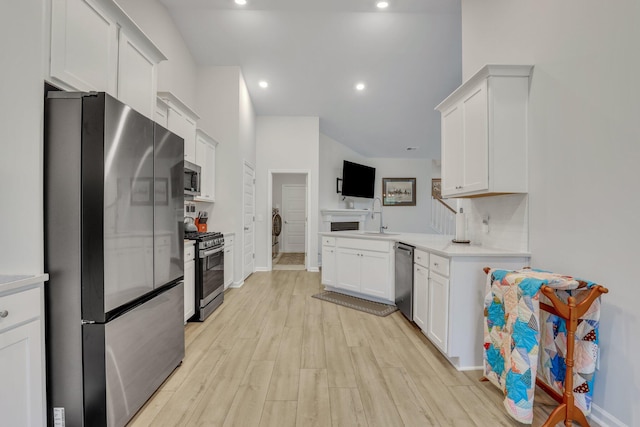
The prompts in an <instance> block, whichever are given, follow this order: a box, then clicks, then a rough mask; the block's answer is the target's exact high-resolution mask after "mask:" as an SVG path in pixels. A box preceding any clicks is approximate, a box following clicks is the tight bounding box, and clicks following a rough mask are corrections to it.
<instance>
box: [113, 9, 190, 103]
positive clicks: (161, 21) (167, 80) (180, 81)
mask: <svg viewBox="0 0 640 427" xmlns="http://www.w3.org/2000/svg"><path fill="white" fill-rule="evenodd" d="M117 3H118V4H119V5H120V6H121V7H122V9H124V11H125V12H127V14H128V15H129V16H130V17H131V19H133V20H134V21H135V23H136V24H138V26H139V27H140V28H141V29H142V31H144V32H145V33H146V34H147V36H149V38H150V39H151V40H152V41H153V42H154V43H155V44H156V46H158V48H159V49H160V50H161V51H162V53H164V55H165V56H166V57H167V60H166V61H162V62H161V63H160V65H159V66H158V91H166V92H171V93H173V94H174V95H175V96H177V97H178V98H180V99H181V100H182V101H183V102H184V103H185V104H187V105H188V106H189V107H191V108H194V107H195V100H196V87H197V86H196V72H197V67H196V63H195V60H194V59H193V56H192V55H191V52H190V51H189V48H188V47H187V45H186V43H185V42H184V39H183V38H182V34H180V32H179V31H178V27H176V25H175V23H174V22H173V19H172V18H171V16H170V15H169V12H168V11H167V8H166V7H165V6H164V5H163V4H161V3H160V2H159V1H158V0H117Z"/></svg>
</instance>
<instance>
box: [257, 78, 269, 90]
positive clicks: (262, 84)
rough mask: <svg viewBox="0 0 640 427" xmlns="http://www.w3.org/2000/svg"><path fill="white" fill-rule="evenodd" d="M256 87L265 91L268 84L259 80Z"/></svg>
mask: <svg viewBox="0 0 640 427" xmlns="http://www.w3.org/2000/svg"><path fill="white" fill-rule="evenodd" d="M258 86H260V87H261V88H262V89H266V88H268V87H269V83H268V82H267V81H265V80H260V81H259V82H258Z"/></svg>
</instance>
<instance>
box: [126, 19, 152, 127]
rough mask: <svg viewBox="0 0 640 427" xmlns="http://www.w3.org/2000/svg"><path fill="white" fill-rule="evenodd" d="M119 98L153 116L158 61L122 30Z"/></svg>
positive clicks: (148, 115) (137, 109)
mask: <svg viewBox="0 0 640 427" xmlns="http://www.w3.org/2000/svg"><path fill="white" fill-rule="evenodd" d="M118 99H119V100H120V101H122V102H124V103H125V104H127V105H129V106H130V107H131V108H133V109H134V110H136V111H138V112H139V113H141V114H143V115H145V116H147V117H149V118H152V117H154V110H155V104H156V63H155V61H153V59H151V58H150V57H149V56H148V55H147V54H146V53H145V52H144V51H143V50H142V49H141V48H139V47H138V46H136V45H135V43H134V42H133V41H132V40H131V39H130V38H129V37H128V35H127V34H126V32H124V31H120V43H119V49H118Z"/></svg>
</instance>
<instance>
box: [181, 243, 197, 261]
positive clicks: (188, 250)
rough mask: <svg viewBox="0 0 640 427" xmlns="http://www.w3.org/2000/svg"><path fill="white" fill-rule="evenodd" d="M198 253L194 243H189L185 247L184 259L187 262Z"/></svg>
mask: <svg viewBox="0 0 640 427" xmlns="http://www.w3.org/2000/svg"><path fill="white" fill-rule="evenodd" d="M195 255H196V247H195V246H194V245H189V246H185V247H184V261H185V262H187V261H189V260H192V259H194V258H195Z"/></svg>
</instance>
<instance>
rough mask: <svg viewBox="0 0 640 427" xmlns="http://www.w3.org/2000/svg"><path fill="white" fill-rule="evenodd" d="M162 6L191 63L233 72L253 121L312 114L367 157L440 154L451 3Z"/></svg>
mask: <svg viewBox="0 0 640 427" xmlns="http://www.w3.org/2000/svg"><path fill="white" fill-rule="evenodd" d="M161 1H162V2H163V3H164V4H165V5H166V6H167V8H168V9H169V11H170V13H171V15H172V17H173V19H174V21H175V22H176V24H177V25H178V28H179V29H180V31H181V33H182V35H183V37H184V39H185V41H186V43H187V45H188V46H189V48H190V50H191V53H192V54H193V56H194V57H195V60H196V62H197V63H198V64H199V65H218V66H221V65H239V66H240V67H241V68H242V72H243V74H244V77H245V80H246V82H247V86H248V88H249V92H250V94H251V99H252V100H253V103H254V107H255V110H256V113H257V114H259V115H287V116H319V117H320V131H321V132H322V133H324V134H326V135H328V136H329V137H331V138H333V139H335V140H337V141H338V142H341V143H343V144H345V145H347V146H349V147H350V148H352V149H353V150H355V151H357V152H359V153H360V154H363V155H365V156H368V157H427V158H439V157H440V115H439V113H437V112H436V111H434V110H433V108H434V107H435V106H436V105H437V104H438V103H439V102H440V101H442V100H443V99H444V98H445V97H446V96H447V95H448V94H449V93H451V92H452V91H453V90H454V89H455V88H456V87H458V86H459V85H460V81H461V74H462V65H461V63H462V52H461V39H462V35H461V25H460V20H461V15H460V13H461V12H460V0H396V1H394V2H392V3H391V6H390V7H389V9H387V10H385V11H379V10H377V9H376V7H375V5H374V0H316V1H311V0H247V1H248V4H247V5H246V6H243V7H239V6H237V5H235V3H234V2H233V0H161ZM261 79H265V80H267V81H268V82H269V88H268V89H266V90H265V89H262V88H260V87H259V86H258V82H259V81H260V80H261ZM360 81H362V82H364V83H365V84H366V85H367V88H366V90H365V91H363V92H357V91H356V90H355V89H354V86H355V84H356V82H360ZM409 146H413V147H419V149H418V150H417V151H411V152H409V151H406V147H409Z"/></svg>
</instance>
